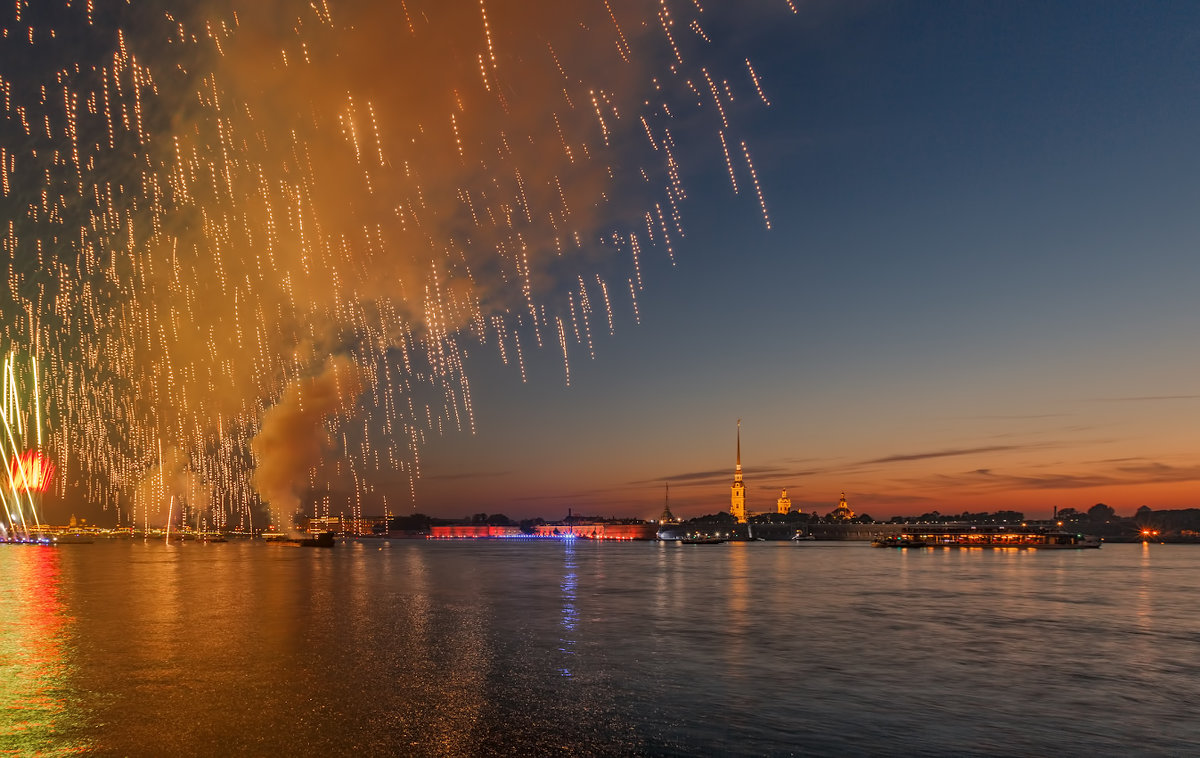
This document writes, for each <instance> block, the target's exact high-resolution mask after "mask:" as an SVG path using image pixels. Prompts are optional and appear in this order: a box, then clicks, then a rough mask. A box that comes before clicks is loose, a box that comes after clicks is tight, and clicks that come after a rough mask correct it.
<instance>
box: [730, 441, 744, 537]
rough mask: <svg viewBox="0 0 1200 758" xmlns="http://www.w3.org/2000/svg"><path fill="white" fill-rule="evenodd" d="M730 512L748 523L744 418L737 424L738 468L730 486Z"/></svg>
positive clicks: (740, 520)
mask: <svg viewBox="0 0 1200 758" xmlns="http://www.w3.org/2000/svg"><path fill="white" fill-rule="evenodd" d="M729 513H730V515H732V516H733V517H734V519H736V520H737V522H738V523H739V524H744V523H746V483H745V482H743V481H742V420H741V419H738V425H737V468H736V469H735V470H734V473H733V487H732V488H730V498H729Z"/></svg>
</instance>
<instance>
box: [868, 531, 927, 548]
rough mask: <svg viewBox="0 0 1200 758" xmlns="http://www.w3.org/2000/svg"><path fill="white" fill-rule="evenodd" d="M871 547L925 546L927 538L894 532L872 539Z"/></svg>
mask: <svg viewBox="0 0 1200 758" xmlns="http://www.w3.org/2000/svg"><path fill="white" fill-rule="evenodd" d="M871 547H925V540H921V539H917V538H915V537H910V536H908V535H905V534H893V535H890V536H887V537H879V538H877V539H874V540H871Z"/></svg>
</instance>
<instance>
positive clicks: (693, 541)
mask: <svg viewBox="0 0 1200 758" xmlns="http://www.w3.org/2000/svg"><path fill="white" fill-rule="evenodd" d="M678 542H679V544H681V545H720V544H722V543H723V542H725V540H723V539H721V538H720V537H712V536H707V535H696V536H695V537H684V538H683V539H681V540H678Z"/></svg>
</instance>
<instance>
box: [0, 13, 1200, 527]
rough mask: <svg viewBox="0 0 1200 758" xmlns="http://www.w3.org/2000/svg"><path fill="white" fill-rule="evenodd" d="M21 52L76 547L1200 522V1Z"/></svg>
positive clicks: (243, 37)
mask: <svg viewBox="0 0 1200 758" xmlns="http://www.w3.org/2000/svg"><path fill="white" fill-rule="evenodd" d="M34 5H36V7H34ZM176 6H177V7H176ZM0 26H2V27H3V31H4V35H3V36H2V37H0V79H2V80H3V86H2V87H0V89H2V90H3V100H2V106H3V109H2V112H0V116H2V117H3V118H2V120H0V169H2V170H0V221H6V222H7V223H6V224H5V230H4V232H3V244H4V249H5V251H6V254H7V256H8V261H7V264H8V265H7V270H6V271H4V281H5V285H4V286H0V313H2V315H3V317H4V318H3V321H2V322H0V338H2V339H3V341H4V343H5V345H6V349H8V350H12V351H13V354H14V355H17V356H19V357H20V356H26V355H27V354H36V355H37V356H38V357H39V361H40V362H39V369H38V373H39V382H40V386H41V388H42V390H41V394H42V395H44V398H43V402H42V403H41V406H40V408H41V411H42V415H43V416H44V422H43V423H42V424H41V426H44V428H45V435H46V441H45V443H44V444H43V446H42V447H43V448H44V449H45V450H46V452H47V453H48V454H49V456H50V457H52V458H53V459H54V460H55V461H56V462H57V463H58V472H59V473H58V475H57V478H56V479H55V480H54V483H53V486H52V487H51V489H50V491H48V492H47V493H46V495H45V515H46V517H47V519H48V520H49V521H52V522H60V521H64V520H65V519H66V517H67V516H68V515H69V514H71V513H77V514H80V515H84V514H86V515H89V516H90V517H91V518H93V519H96V520H97V521H99V522H100V523H111V522H114V521H115V522H118V523H123V524H130V523H133V524H142V525H145V526H150V525H153V524H161V523H163V522H165V520H166V519H167V517H168V514H170V515H171V517H172V518H177V517H179V516H178V515H179V514H183V515H184V517H186V518H189V519H191V518H193V517H195V520H196V523H200V522H201V521H202V520H203V521H205V522H206V523H208V524H210V525H212V526H214V527H222V528H225V527H229V528H234V527H242V528H245V527H247V526H248V519H249V516H250V514H258V515H257V516H256V517H255V520H256V523H257V524H258V525H259V526H261V525H262V523H263V520H264V519H263V516H264V515H266V514H268V513H269V517H270V519H271V520H280V519H287V518H288V514H290V513H292V512H294V511H297V510H300V511H307V512H310V513H317V514H320V515H344V516H347V517H352V518H360V517H362V518H366V517H371V516H377V515H379V514H381V513H382V512H383V510H384V508H385V507H386V508H387V509H389V510H390V511H392V512H395V513H410V512H423V513H426V514H430V515H435V516H446V517H458V516H464V515H469V514H475V513H481V512H486V513H492V514H495V513H504V514H506V515H508V516H509V517H512V518H525V517H533V516H543V517H545V518H557V517H560V516H562V515H565V514H566V512H567V510H568V509H569V508H570V509H573V510H574V512H575V513H586V514H595V515H603V516H627V517H643V518H654V517H657V516H658V514H659V513H660V512H661V509H662V505H663V499H664V491H665V486H666V485H667V484H668V483H669V484H670V492H671V508H672V510H673V511H674V512H675V513H676V514H677V515H679V516H683V517H689V516H696V515H701V514H708V513H715V512H717V511H721V510H725V509H727V508H728V506H729V484H730V481H731V479H732V473H733V467H734V452H735V430H736V428H737V422H738V419H741V421H742V426H741V429H742V440H741V450H742V463H743V466H744V469H745V472H746V480H747V484H748V493H747V507H748V510H750V511H751V512H754V511H773V510H774V507H775V499H776V498H777V497H778V496H779V493H780V490H782V489H784V488H786V489H787V490H788V493H789V495H790V497H791V499H792V502H793V505H794V506H798V507H800V508H802V509H803V510H805V511H818V512H820V513H825V512H828V511H829V510H830V509H831V508H832V507H833V505H834V504H835V503H836V502H837V500H838V498H839V496H840V494H841V493H842V492H845V494H846V497H847V499H848V500H849V502H850V504H851V507H852V508H853V509H854V510H856V511H857V512H858V513H860V514H862V513H866V514H870V515H872V516H875V517H877V518H883V517H889V516H892V515H896V514H920V513H924V512H928V511H932V510H938V511H940V512H942V513H959V512H962V511H964V510H971V511H979V510H995V509H1015V510H1020V511H1023V512H1025V513H1026V514H1027V515H1028V516H1029V517H1031V518H1034V517H1044V516H1048V515H1049V514H1050V513H1051V509H1052V508H1054V507H1056V506H1057V507H1060V508H1066V507H1073V508H1078V509H1086V508H1088V507H1090V506H1091V505H1093V504H1095V503H1097V502H1105V503H1107V504H1109V505H1111V506H1113V507H1114V508H1116V510H1117V511H1118V512H1120V513H1129V512H1131V511H1132V510H1133V509H1135V508H1137V507H1138V506H1140V505H1149V506H1151V507H1154V508H1172V507H1189V506H1194V505H1197V502H1196V500H1195V498H1194V497H1193V494H1192V493H1193V492H1194V489H1195V483H1196V482H1197V480H1198V479H1200V465H1198V464H1197V462H1196V460H1195V458H1194V455H1193V453H1194V449H1195V448H1194V445H1193V444H1192V440H1193V433H1192V423H1191V422H1192V414H1193V413H1194V412H1195V411H1196V410H1197V409H1200V391H1198V390H1197V389H1196V388H1195V387H1194V381H1195V380H1194V377H1195V376H1197V370H1196V369H1197V365H1196V364H1197V359H1196V358H1195V356H1196V354H1197V349H1196V348H1197V344H1196V343H1197V337H1196V336H1195V335H1196V334H1197V333H1198V332H1197V329H1196V327H1197V325H1198V324H1197V316H1196V306H1195V302H1196V298H1195V296H1194V293H1195V292H1196V290H1197V284H1198V283H1200V282H1198V280H1200V265H1198V264H1197V263H1196V256H1195V252H1196V243H1197V241H1198V240H1200V214H1197V213H1196V208H1197V207H1198V201H1200V180H1198V179H1197V177H1198V176H1200V165H1198V164H1200V151H1197V149H1196V147H1195V144H1196V135H1197V134H1200V97H1198V95H1200V86H1198V85H1200V44H1197V43H1198V42H1200V40H1198V39H1197V37H1198V36H1200V7H1197V6H1196V5H1195V4H1194V3H1184V2H1157V3H1133V2H1125V3H1118V2H1111V3H1095V2H1055V3H1044V2H1013V1H1006V2H953V3H951V2H944V3H931V2H868V1H862V2H799V0H753V2H737V3H733V2H716V1H715V0H710V1H709V2H700V3H697V2H683V1H682V0H671V1H670V2H665V3H657V4H644V3H639V2H633V1H632V0H608V2H605V1H604V0H595V1H594V2H593V1H592V0H588V2H586V3H583V2H581V3H579V4H563V3H559V2H552V1H551V0H529V2H526V3H522V4H521V5H520V6H512V5H504V4H501V3H496V2H492V1H491V0H488V2H483V3H472V2H464V3H461V4H455V3H445V2H441V0H437V1H435V0H408V2H406V3H402V4H396V3H392V2H387V1H386V0H360V1H359V2H341V3H339V2H334V1H333V0H330V2H328V3H307V2H301V1H300V0H272V2H270V3H251V4H242V3H239V2H236V1H235V0H230V1H229V2H220V3H217V2H214V3H200V4H197V3H179V4H174V3H169V4H166V5H162V6H160V5H159V4H153V7H151V4H138V3H134V4H128V3H120V2H114V3H96V4H94V5H93V4H84V5H79V4H78V3H71V2H66V1H65V0H54V1H53V2H52V1H51V0H47V2H46V3H42V4H30V5H29V6H28V7H26V6H25V5H22V4H17V5H15V6H14V7H12V8H10V9H8V10H6V11H4V12H3V15H2V16H0ZM735 184H736V191H735V187H734V185H735ZM760 193H761V195H760ZM539 345H540V346H539ZM21 360H22V361H23V360H24V358H21ZM14 365H18V366H19V368H18V369H17V370H16V371H15V372H14V374H13V376H12V377H10V378H9V379H7V380H5V382H4V383H5V392H6V393H7V394H6V397H7V398H9V400H6V407H5V409H6V414H7V415H6V421H7V422H8V423H9V424H10V426H12V423H11V422H12V421H13V420H15V419H16V418H17V416H18V415H19V416H20V417H21V419H23V422H22V423H23V424H24V427H23V428H22V429H21V430H18V431H19V433H18V434H17V435H16V437H19V438H20V439H16V438H14V440H13V441H12V442H11V443H10V445H9V447H8V448H5V452H4V454H5V456H12V455H15V454H16V453H19V452H21V451H22V450H27V449H30V448H32V447H33V446H34V442H33V433H32V431H31V430H33V429H35V428H37V427H38V426H39V425H38V424H37V423H36V422H35V421H34V420H33V412H32V410H31V406H32V403H31V402H30V397H31V391H32V390H31V388H32V370H30V369H27V368H25V367H27V366H30V365H31V364H29V363H27V362H21V363H19V364H14ZM10 390H11V392H10ZM18 396H19V397H18ZM12 398H17V399H16V400H12ZM9 448H11V449H9ZM22 507H24V506H22Z"/></svg>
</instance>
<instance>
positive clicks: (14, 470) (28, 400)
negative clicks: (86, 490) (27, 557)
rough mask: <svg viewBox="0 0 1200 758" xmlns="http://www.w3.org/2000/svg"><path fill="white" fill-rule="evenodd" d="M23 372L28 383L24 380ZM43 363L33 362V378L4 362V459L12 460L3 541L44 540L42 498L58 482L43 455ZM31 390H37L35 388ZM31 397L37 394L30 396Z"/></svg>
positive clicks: (0, 446) (1, 492) (0, 501)
mask: <svg viewBox="0 0 1200 758" xmlns="http://www.w3.org/2000/svg"><path fill="white" fill-rule="evenodd" d="M18 372H20V374H21V379H26V377H28V380H27V381H26V382H22V381H19V380H18ZM37 374H38V366H37V359H36V358H31V359H30V362H29V372H28V374H27V375H26V374H25V372H24V371H21V370H20V369H19V368H18V363H17V360H16V356H14V355H13V354H11V353H10V354H9V355H8V357H7V358H5V360H4V369H3V373H2V374H0V384H2V385H3V391H2V393H0V394H2V397H3V401H2V402H0V459H3V460H7V461H8V465H7V467H6V469H5V474H6V476H5V477H4V480H3V482H0V507H2V508H3V513H2V514H0V538H2V539H13V538H17V539H29V538H31V537H36V536H38V533H39V532H40V531H41V525H42V515H41V513H42V494H43V493H45V492H46V490H47V489H48V488H49V487H50V481H51V479H52V478H53V476H54V470H55V465H54V461H52V460H51V459H50V457H49V456H48V455H46V454H45V453H44V452H42V450H41V449H40V448H41V444H42V420H41V401H40V400H39V399H38V394H37V390H38V380H37ZM30 385H31V386H30ZM30 393H31V394H30Z"/></svg>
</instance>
